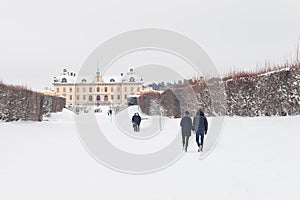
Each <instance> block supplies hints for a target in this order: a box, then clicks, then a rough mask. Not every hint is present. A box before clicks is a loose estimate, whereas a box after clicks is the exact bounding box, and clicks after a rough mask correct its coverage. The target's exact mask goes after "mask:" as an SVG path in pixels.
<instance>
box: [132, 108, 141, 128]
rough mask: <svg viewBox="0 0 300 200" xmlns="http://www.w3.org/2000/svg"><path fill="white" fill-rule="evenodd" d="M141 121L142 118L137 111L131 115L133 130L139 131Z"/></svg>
mask: <svg viewBox="0 0 300 200" xmlns="http://www.w3.org/2000/svg"><path fill="white" fill-rule="evenodd" d="M141 121H142V118H141V116H140V115H139V113H138V112H136V113H134V115H133V117H132V119H131V122H132V125H133V130H134V131H135V132H139V131H140V124H141Z"/></svg>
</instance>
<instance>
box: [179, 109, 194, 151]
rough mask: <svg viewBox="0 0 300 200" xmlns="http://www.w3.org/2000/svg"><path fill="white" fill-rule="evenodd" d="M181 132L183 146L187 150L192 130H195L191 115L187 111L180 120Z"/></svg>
mask: <svg viewBox="0 0 300 200" xmlns="http://www.w3.org/2000/svg"><path fill="white" fill-rule="evenodd" d="M180 126H181V134H182V146H183V149H184V150H185V152H187V148H188V145H189V138H190V136H191V131H192V130H193V123H192V119H191V117H190V113H189V112H188V111H185V116H184V117H183V118H182V119H181V121H180Z"/></svg>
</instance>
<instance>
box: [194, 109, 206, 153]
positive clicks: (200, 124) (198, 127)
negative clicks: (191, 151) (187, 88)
mask: <svg viewBox="0 0 300 200" xmlns="http://www.w3.org/2000/svg"><path fill="white" fill-rule="evenodd" d="M193 127H194V130H195V131H196V142H197V145H198V152H200V151H203V145H204V144H203V141H204V135H206V134H207V130H208V122H207V119H206V117H205V115H204V113H203V111H202V110H201V109H199V110H198V111H197V113H196V116H195V117H194V119H193ZM199 137H201V140H200V142H199Z"/></svg>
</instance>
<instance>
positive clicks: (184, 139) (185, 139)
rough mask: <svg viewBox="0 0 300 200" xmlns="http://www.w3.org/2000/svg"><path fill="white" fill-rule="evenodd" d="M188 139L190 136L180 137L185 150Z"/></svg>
mask: <svg viewBox="0 0 300 200" xmlns="http://www.w3.org/2000/svg"><path fill="white" fill-rule="evenodd" d="M189 138H190V136H186V135H182V146H183V148H185V149H187V148H188V145H189Z"/></svg>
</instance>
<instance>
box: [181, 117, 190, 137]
mask: <svg viewBox="0 0 300 200" xmlns="http://www.w3.org/2000/svg"><path fill="white" fill-rule="evenodd" d="M180 126H181V131H182V132H181V133H182V136H191V131H192V130H193V123H192V119H191V118H190V117H189V116H185V117H183V118H182V119H181V121H180Z"/></svg>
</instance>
